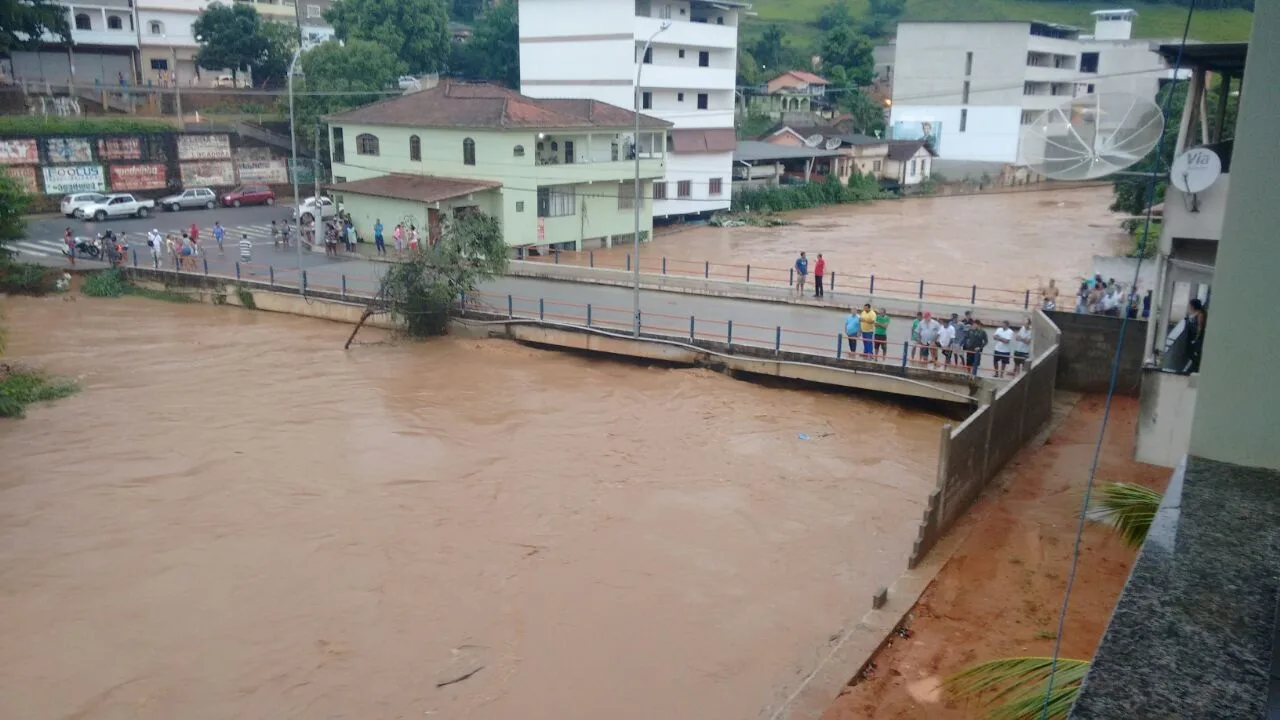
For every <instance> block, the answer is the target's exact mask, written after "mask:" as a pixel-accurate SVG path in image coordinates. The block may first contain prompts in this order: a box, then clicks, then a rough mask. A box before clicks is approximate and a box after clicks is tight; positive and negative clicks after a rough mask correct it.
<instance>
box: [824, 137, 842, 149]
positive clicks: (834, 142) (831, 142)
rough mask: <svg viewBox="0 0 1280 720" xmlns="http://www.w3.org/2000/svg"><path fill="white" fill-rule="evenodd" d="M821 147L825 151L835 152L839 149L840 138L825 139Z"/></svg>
mask: <svg viewBox="0 0 1280 720" xmlns="http://www.w3.org/2000/svg"><path fill="white" fill-rule="evenodd" d="M822 147H824V148H826V149H827V150H835V149H836V148H838V147H840V138H827V141H826V142H824V143H822Z"/></svg>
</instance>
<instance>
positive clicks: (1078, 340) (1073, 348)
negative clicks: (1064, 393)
mask: <svg viewBox="0 0 1280 720" xmlns="http://www.w3.org/2000/svg"><path fill="white" fill-rule="evenodd" d="M1047 314H1048V315H1049V317H1050V318H1051V319H1052V320H1053V323H1054V324H1055V325H1057V326H1058V328H1059V329H1060V330H1061V331H1062V338H1061V342H1060V346H1061V348H1062V350H1061V353H1060V354H1059V356H1058V378H1057V383H1058V387H1060V388H1062V389H1063V390H1072V391H1075V392H1082V393H1105V392H1107V388H1108V387H1109V385H1110V382H1111V363H1112V361H1113V360H1114V359H1115V355H1116V344H1117V343H1118V342H1119V340H1120V326H1121V323H1122V321H1121V319H1120V318H1114V317H1107V316H1105V315H1082V314H1076V313H1068V312H1050V313H1047ZM1124 326H1125V330H1124V333H1125V334H1124V348H1123V354H1122V356H1121V357H1120V375H1119V379H1118V381H1117V383H1116V392H1117V393H1119V394H1121V395H1131V396H1134V397H1136V396H1137V395H1138V394H1139V391H1140V390H1141V388H1142V359H1143V356H1144V355H1145V351H1146V347H1145V346H1146V337H1147V321H1146V320H1129V321H1128V322H1127V323H1124Z"/></svg>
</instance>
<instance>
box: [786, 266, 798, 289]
mask: <svg viewBox="0 0 1280 720" xmlns="http://www.w3.org/2000/svg"><path fill="white" fill-rule="evenodd" d="M795 286H796V269H795V268H791V270H790V271H788V273H787V287H795Z"/></svg>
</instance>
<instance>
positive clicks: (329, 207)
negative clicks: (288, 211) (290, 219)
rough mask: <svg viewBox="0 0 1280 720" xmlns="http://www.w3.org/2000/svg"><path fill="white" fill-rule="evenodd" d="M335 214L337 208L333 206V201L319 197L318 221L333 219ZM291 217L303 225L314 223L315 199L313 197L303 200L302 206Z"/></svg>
mask: <svg viewBox="0 0 1280 720" xmlns="http://www.w3.org/2000/svg"><path fill="white" fill-rule="evenodd" d="M336 212H337V208H335V207H334V206H333V199H332V198H327V197H325V196H323V195H321V196H320V219H321V220H323V219H325V218H331V217H333V216H334V215H335V214H336ZM293 216H294V217H295V218H297V219H299V220H301V221H302V222H304V223H309V222H314V221H315V219H316V199H315V196H314V195H313V196H311V197H309V198H303V200H302V206H301V207H299V208H298V209H297V210H295V211H294V213H293Z"/></svg>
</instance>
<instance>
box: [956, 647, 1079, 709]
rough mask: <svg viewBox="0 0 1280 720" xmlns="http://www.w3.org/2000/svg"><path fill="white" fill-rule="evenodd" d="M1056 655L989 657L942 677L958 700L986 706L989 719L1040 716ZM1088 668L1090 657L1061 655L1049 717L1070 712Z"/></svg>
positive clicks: (1050, 701)
mask: <svg viewBox="0 0 1280 720" xmlns="http://www.w3.org/2000/svg"><path fill="white" fill-rule="evenodd" d="M1051 668H1053V658H1049V657H1015V658H1002V659H1000V660H989V661H987V662H984V663H978V664H977V665H973V666H971V667H968V668H965V669H964V670H961V671H960V672H958V673H956V674H954V675H952V676H950V677H948V678H946V679H945V680H943V681H942V687H943V688H944V689H946V691H947V692H948V693H949V694H950V695H951V697H953V698H955V699H957V700H965V701H971V702H977V703H980V704H982V705H985V706H987V707H988V708H989V709H988V712H987V714H986V716H985V717H986V720H1039V718H1041V711H1042V710H1043V709H1044V707H1045V693H1046V691H1048V689H1049V688H1048V686H1049V675H1050V670H1051ZM1088 672H1089V661H1088V660H1073V659H1069V658H1059V659H1058V667H1057V670H1055V671H1053V673H1052V674H1053V676H1054V681H1053V691H1052V693H1050V696H1049V704H1048V710H1049V712H1048V715H1045V716H1044V717H1047V718H1049V720H1061V718H1065V717H1067V714H1068V713H1069V712H1071V706H1072V705H1073V704H1074V703H1075V701H1076V696H1077V695H1079V694H1080V683H1081V681H1083V680H1084V676H1085V675H1086V674H1087V673H1088Z"/></svg>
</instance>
